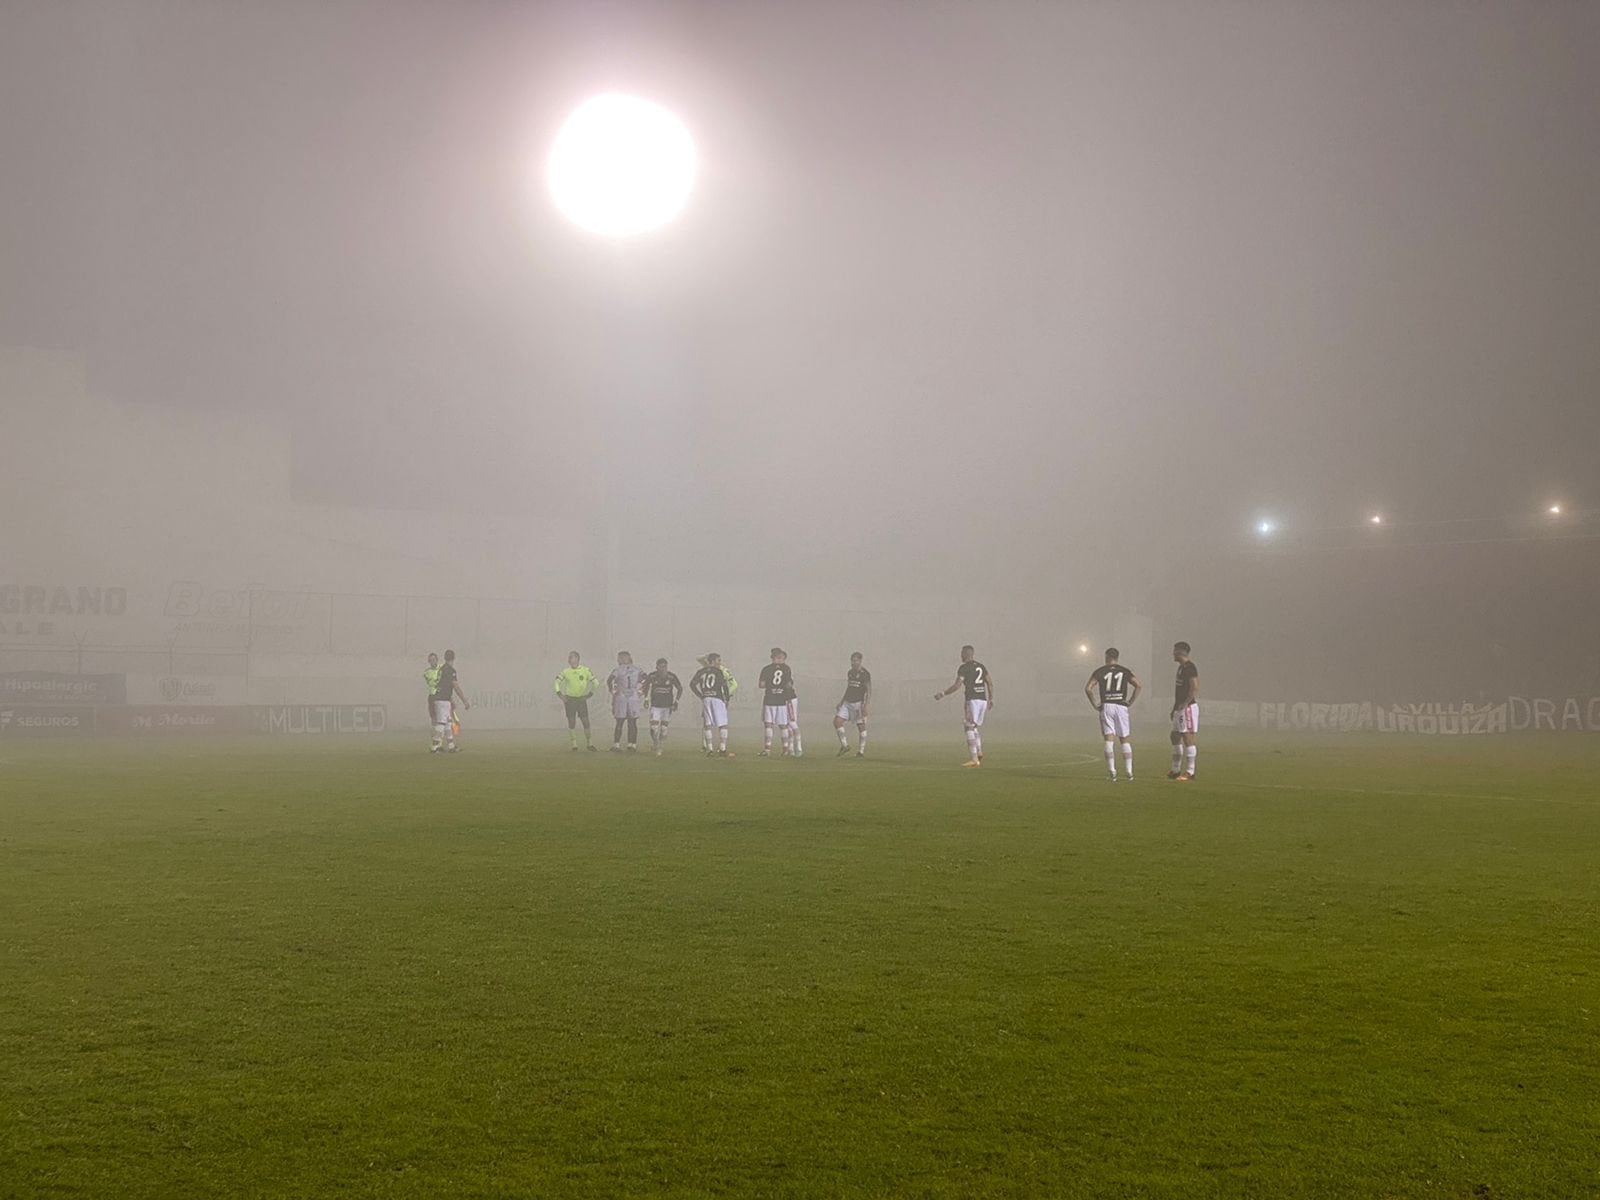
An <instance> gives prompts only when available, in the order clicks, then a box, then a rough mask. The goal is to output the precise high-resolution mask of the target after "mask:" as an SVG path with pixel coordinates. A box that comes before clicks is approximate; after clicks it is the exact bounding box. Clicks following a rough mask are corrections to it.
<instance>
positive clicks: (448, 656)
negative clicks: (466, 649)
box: [444, 650, 456, 663]
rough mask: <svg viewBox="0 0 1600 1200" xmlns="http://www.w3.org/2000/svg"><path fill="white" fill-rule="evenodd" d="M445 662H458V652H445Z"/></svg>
mask: <svg viewBox="0 0 1600 1200" xmlns="http://www.w3.org/2000/svg"><path fill="white" fill-rule="evenodd" d="M444 660H445V662H447V663H453V662H455V660H456V652H455V651H454V650H446V651H445V652H444Z"/></svg>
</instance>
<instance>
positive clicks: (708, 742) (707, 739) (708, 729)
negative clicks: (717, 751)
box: [701, 725, 711, 750]
mask: <svg viewBox="0 0 1600 1200" xmlns="http://www.w3.org/2000/svg"><path fill="white" fill-rule="evenodd" d="M701 740H702V741H703V742H705V746H706V749H707V750H710V749H711V726H709V725H707V726H706V727H705V736H704V737H703V738H702V739H701Z"/></svg>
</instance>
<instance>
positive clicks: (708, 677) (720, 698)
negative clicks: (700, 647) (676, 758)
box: [689, 654, 735, 758]
mask: <svg viewBox="0 0 1600 1200" xmlns="http://www.w3.org/2000/svg"><path fill="white" fill-rule="evenodd" d="M701 662H702V663H704V665H703V666H702V667H701V668H700V669H699V670H698V671H696V672H695V673H694V674H693V675H692V676H690V678H689V690H690V691H691V692H693V693H694V694H695V695H696V696H698V697H700V715H701V720H702V721H703V722H704V726H705V748H706V753H707V754H717V755H720V756H721V757H723V758H732V757H733V752H732V751H730V750H729V749H728V701H729V700H730V699H732V697H733V689H734V686H735V685H734V684H733V683H731V682H730V679H729V676H730V674H731V672H728V671H725V670H723V669H722V655H720V654H708V655H706V656H705V658H704V659H702V660H701ZM713 736H716V737H718V738H720V743H721V749H717V750H714V749H712V745H713V743H712V738H713Z"/></svg>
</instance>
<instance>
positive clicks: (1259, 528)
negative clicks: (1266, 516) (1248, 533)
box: [1256, 521, 1278, 537]
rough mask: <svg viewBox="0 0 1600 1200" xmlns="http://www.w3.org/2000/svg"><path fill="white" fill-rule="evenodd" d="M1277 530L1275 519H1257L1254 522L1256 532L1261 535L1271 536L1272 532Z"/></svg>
mask: <svg viewBox="0 0 1600 1200" xmlns="http://www.w3.org/2000/svg"><path fill="white" fill-rule="evenodd" d="M1277 532H1278V524H1277V522H1276V521H1257V522H1256V533H1257V534H1259V535H1260V536H1261V537H1271V536H1272V535H1273V534H1275V533H1277Z"/></svg>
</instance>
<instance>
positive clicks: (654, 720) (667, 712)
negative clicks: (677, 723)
mask: <svg viewBox="0 0 1600 1200" xmlns="http://www.w3.org/2000/svg"><path fill="white" fill-rule="evenodd" d="M670 720H672V707H671V705H668V706H667V707H666V708H657V707H656V706H655V705H653V704H652V705H651V706H650V724H652V725H665V724H666V723H667V722H668V721H670Z"/></svg>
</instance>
